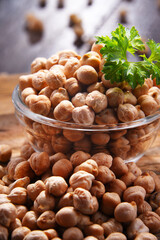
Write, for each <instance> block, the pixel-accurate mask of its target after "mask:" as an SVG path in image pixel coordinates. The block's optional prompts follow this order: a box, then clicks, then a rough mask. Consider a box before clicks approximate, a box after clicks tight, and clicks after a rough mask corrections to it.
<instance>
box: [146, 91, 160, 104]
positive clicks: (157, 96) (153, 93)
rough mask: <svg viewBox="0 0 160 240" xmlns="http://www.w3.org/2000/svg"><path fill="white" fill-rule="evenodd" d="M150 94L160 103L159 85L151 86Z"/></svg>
mask: <svg viewBox="0 0 160 240" xmlns="http://www.w3.org/2000/svg"><path fill="white" fill-rule="evenodd" d="M148 95H149V96H152V97H153V98H154V99H155V101H156V102H157V103H158V105H159V104H160V89H159V88H158V87H151V88H150V89H149V91H148Z"/></svg>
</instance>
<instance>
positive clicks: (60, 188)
mask: <svg viewBox="0 0 160 240" xmlns="http://www.w3.org/2000/svg"><path fill="white" fill-rule="evenodd" d="M67 188H68V185H67V183H66V181H65V179H64V178H63V177H59V176H53V177H49V178H48V179H47V182H46V190H47V192H49V193H50V194H52V195H54V196H56V197H59V196H62V195H63V194H64V193H65V192H66V190H67Z"/></svg>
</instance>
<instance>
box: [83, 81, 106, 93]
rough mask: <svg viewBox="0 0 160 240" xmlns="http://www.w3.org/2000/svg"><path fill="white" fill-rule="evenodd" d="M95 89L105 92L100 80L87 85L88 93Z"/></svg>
mask: <svg viewBox="0 0 160 240" xmlns="http://www.w3.org/2000/svg"><path fill="white" fill-rule="evenodd" d="M95 90H97V91H99V92H100V93H105V86H104V85H103V83H102V82H96V83H93V84H91V85H89V87H88V88H87V92H88V93H91V92H93V91H95Z"/></svg>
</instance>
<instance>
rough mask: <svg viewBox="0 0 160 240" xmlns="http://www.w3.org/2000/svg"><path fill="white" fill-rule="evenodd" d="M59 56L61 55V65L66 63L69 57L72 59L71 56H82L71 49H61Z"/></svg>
mask: <svg viewBox="0 0 160 240" xmlns="http://www.w3.org/2000/svg"><path fill="white" fill-rule="evenodd" d="M58 56H59V64H61V65H65V64H66V62H67V61H68V59H70V58H71V57H75V58H77V59H80V58H81V57H80V56H79V55H78V54H77V53H76V52H75V51H71V50H63V51H60V52H58Z"/></svg>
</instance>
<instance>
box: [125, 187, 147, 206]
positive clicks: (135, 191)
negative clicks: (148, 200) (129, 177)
mask: <svg viewBox="0 0 160 240" xmlns="http://www.w3.org/2000/svg"><path fill="white" fill-rule="evenodd" d="M145 196H146V190H145V189H144V188H143V187H141V186H131V187H129V188H127V189H126V190H125V191H124V194H123V199H124V201H127V202H131V201H135V202H136V203H137V205H138V204H142V203H143V201H144V198H145Z"/></svg>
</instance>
